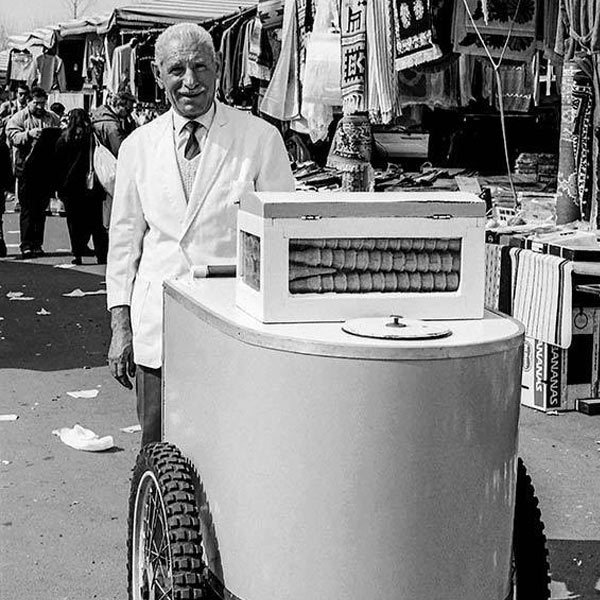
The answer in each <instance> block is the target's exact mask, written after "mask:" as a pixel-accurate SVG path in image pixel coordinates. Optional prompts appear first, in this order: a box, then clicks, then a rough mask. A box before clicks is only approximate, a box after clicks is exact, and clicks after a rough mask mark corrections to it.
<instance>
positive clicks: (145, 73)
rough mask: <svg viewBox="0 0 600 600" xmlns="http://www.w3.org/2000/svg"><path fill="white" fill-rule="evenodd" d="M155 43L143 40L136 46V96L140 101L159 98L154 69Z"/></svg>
mask: <svg viewBox="0 0 600 600" xmlns="http://www.w3.org/2000/svg"><path fill="white" fill-rule="evenodd" d="M153 60H154V43H153V42H152V41H151V40H148V41H146V42H142V43H140V44H138V46H137V47H136V63H135V71H134V72H135V76H134V79H135V87H136V92H137V93H136V98H137V99H138V100H139V101H140V102H155V101H156V98H157V89H156V79H155V78H154V72H153V71H152V62H153Z"/></svg>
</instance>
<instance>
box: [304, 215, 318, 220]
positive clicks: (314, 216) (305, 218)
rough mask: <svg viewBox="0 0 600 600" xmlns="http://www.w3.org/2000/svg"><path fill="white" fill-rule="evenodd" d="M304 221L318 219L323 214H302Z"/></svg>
mask: <svg viewBox="0 0 600 600" xmlns="http://www.w3.org/2000/svg"><path fill="white" fill-rule="evenodd" d="M300 218H301V219H302V220H303V221H318V220H319V219H320V218H321V215H302V216H301V217H300Z"/></svg>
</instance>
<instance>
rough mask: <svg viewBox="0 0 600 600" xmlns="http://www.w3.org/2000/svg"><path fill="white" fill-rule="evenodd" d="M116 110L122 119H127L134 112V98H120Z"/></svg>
mask: <svg viewBox="0 0 600 600" xmlns="http://www.w3.org/2000/svg"><path fill="white" fill-rule="evenodd" d="M115 112H116V113H117V115H118V116H119V117H120V118H121V119H126V118H127V117H128V116H129V115H130V114H131V113H132V112H133V100H119V102H117V105H116V106H115Z"/></svg>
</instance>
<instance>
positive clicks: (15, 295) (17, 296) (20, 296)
mask: <svg viewBox="0 0 600 600" xmlns="http://www.w3.org/2000/svg"><path fill="white" fill-rule="evenodd" d="M6 297H7V298H8V299H9V300H34V298H31V297H29V296H25V294H24V293H23V292H8V294H6Z"/></svg>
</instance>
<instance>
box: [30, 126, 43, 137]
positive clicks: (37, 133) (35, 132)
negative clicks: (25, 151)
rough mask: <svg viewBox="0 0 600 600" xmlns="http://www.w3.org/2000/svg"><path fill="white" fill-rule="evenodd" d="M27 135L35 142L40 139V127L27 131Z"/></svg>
mask: <svg viewBox="0 0 600 600" xmlns="http://www.w3.org/2000/svg"><path fill="white" fill-rule="evenodd" d="M28 135H29V137H30V138H33V139H34V140H37V139H38V138H39V137H40V135H42V130H41V128H40V127H36V128H35V129H30V130H29V131H28Z"/></svg>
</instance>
